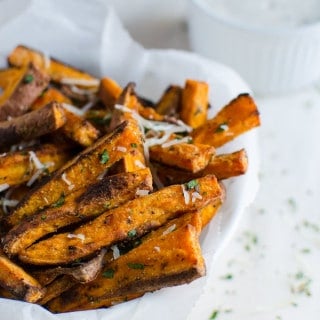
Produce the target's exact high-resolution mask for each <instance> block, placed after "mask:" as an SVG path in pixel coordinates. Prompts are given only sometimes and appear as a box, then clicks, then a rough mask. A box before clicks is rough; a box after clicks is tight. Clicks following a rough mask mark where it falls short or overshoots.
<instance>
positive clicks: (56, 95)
mask: <svg viewBox="0 0 320 320" xmlns="http://www.w3.org/2000/svg"><path fill="white" fill-rule="evenodd" d="M52 101H57V102H60V103H67V104H72V102H71V101H70V99H69V98H68V97H66V96H65V95H63V94H62V93H61V92H60V91H59V90H57V89H55V88H49V89H48V90H47V91H46V92H44V94H43V95H41V96H40V97H39V98H38V99H37V100H36V101H35V102H34V103H33V104H32V109H33V110H38V109H41V108H43V107H44V106H45V105H46V104H48V103H50V102H52ZM62 106H63V105H62ZM64 111H65V116H66V123H65V124H64V126H63V127H62V128H61V129H60V130H61V132H62V133H63V134H64V135H65V136H67V137H68V138H69V139H71V140H73V141H75V142H76V143H78V144H80V145H81V146H83V147H88V146H91V145H92V144H93V143H94V142H95V141H96V140H97V139H98V137H99V131H98V130H97V129H96V128H95V127H94V126H93V125H92V124H91V123H90V122H89V121H87V120H86V119H84V118H83V117H80V116H78V115H76V114H74V113H72V112H70V111H68V110H67V109H65V110H64Z"/></svg>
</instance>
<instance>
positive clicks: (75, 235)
mask: <svg viewBox="0 0 320 320" xmlns="http://www.w3.org/2000/svg"><path fill="white" fill-rule="evenodd" d="M67 238H69V239H73V238H77V239H80V240H81V241H84V240H85V239H86V237H85V235H84V234H82V233H78V234H73V233H69V234H68V235H67Z"/></svg>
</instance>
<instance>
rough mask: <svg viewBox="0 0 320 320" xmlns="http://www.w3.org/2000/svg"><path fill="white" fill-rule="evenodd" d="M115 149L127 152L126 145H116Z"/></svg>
mask: <svg viewBox="0 0 320 320" xmlns="http://www.w3.org/2000/svg"><path fill="white" fill-rule="evenodd" d="M117 150H118V151H120V152H127V148H126V147H122V146H118V147H117Z"/></svg>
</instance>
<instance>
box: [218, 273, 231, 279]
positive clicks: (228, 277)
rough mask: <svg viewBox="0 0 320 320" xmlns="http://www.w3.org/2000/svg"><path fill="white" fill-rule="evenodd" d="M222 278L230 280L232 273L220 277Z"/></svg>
mask: <svg viewBox="0 0 320 320" xmlns="http://www.w3.org/2000/svg"><path fill="white" fill-rule="evenodd" d="M221 279H223V280H232V279H233V275H232V274H231V273H228V274H226V275H225V276H223V277H221Z"/></svg>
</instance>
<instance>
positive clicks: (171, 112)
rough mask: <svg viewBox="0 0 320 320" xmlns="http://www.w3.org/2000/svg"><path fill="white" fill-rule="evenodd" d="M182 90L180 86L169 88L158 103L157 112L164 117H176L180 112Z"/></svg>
mask: <svg viewBox="0 0 320 320" xmlns="http://www.w3.org/2000/svg"><path fill="white" fill-rule="evenodd" d="M182 90H183V89H182V88H181V87H180V86H176V85H171V86H169V87H168V88H167V89H166V91H165V92H164V93H163V95H162V97H161V98H160V100H159V101H158V102H157V104H156V106H155V110H156V111H157V112H158V113H159V114H161V115H164V116H175V115H176V114H177V113H178V112H179V111H180V106H181V97H182Z"/></svg>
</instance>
